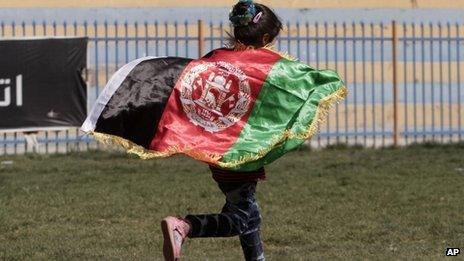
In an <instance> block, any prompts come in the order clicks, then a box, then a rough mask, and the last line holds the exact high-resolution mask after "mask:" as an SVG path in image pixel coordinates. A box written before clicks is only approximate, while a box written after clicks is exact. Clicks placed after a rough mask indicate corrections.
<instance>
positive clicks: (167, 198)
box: [0, 144, 464, 260]
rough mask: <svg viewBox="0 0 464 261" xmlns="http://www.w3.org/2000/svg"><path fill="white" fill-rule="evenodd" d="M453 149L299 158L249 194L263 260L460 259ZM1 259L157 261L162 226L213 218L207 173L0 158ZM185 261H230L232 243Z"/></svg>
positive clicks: (339, 151) (457, 165) (115, 157)
mask: <svg viewBox="0 0 464 261" xmlns="http://www.w3.org/2000/svg"><path fill="white" fill-rule="evenodd" d="M463 154H464V145H462V144H460V145H450V146H434V145H427V146H412V147H409V148H405V149H384V150H373V149H365V150H364V149H359V148H346V147H342V146H341V147H340V146H338V147H332V148H329V149H326V150H322V151H308V150H301V151H297V152H293V153H290V154H288V155H287V156H286V157H284V158H282V159H280V160H278V161H277V162H276V163H274V164H272V165H270V166H268V167H267V174H268V180H267V181H266V182H262V183H260V184H259V185H258V194H257V198H258V201H259V203H260V206H261V209H262V215H263V225H262V236H263V240H264V245H265V253H266V256H267V258H268V260H333V259H337V260H347V259H348V260H366V259H369V260H392V259H394V260H398V259H404V260H413V259H415V260H438V259H443V258H445V257H444V252H445V249H446V248H447V247H461V251H462V250H463V248H464V236H463V231H464V219H463V214H464V213H463V210H464V197H463V194H462V192H463V188H464V156H463ZM0 161H13V164H2V165H0V259H34V260H37V259H42V260H82V259H85V260H88V259H92V260H94V259H99V260H101V259H121V260H161V259H162V254H161V245H162V236H161V233H160V228H159V222H160V220H161V219H162V218H163V217H164V216H167V215H185V214H188V213H208V212H216V211H219V210H220V209H221V207H222V204H223V202H224V197H223V196H222V194H221V193H220V191H219V189H218V188H217V187H216V185H215V183H214V181H213V180H212V178H211V177H210V173H209V171H208V168H207V166H206V165H204V164H201V163H198V162H195V161H193V160H191V159H187V158H183V157H175V158H170V159H163V160H151V161H142V160H138V159H136V158H134V157H130V156H126V155H121V154H111V153H102V152H92V153H82V154H78V153H75V154H70V155H56V156H37V155H27V156H17V157H13V156H12V157H9V156H8V157H0ZM184 254H185V257H186V258H185V260H241V258H242V255H241V250H240V246H239V242H238V238H216V239H194V240H189V241H188V242H187V243H186V245H185V248H184Z"/></svg>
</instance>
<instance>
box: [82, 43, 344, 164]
mask: <svg viewBox="0 0 464 261" xmlns="http://www.w3.org/2000/svg"><path fill="white" fill-rule="evenodd" d="M346 94H347V90H346V88H345V87H344V85H343V82H342V80H340V78H339V76H338V75H337V74H336V73H335V72H333V71H329V70H316V69H314V68H311V67H310V66H308V65H306V64H304V63H301V62H298V61H294V60H292V59H288V58H285V57H283V56H282V55H280V54H278V53H276V52H274V51H272V50H269V49H265V48H262V49H256V50H245V51H233V50H230V49H218V50H215V51H212V52H211V53H210V54H208V55H206V56H205V57H203V58H201V59H198V60H191V59H186V58H175V57H165V58H155V57H146V58H142V59H138V60H135V61H133V62H131V63H129V64H127V65H125V66H123V67H122V68H121V69H120V70H119V71H117V72H116V73H115V74H114V75H113V77H112V78H111V79H110V81H109V82H108V84H107V86H106V87H105V89H104V90H103V92H102V93H101V95H100V97H99V98H98V99H97V102H96V104H95V105H94V107H93V109H92V111H91V113H90V115H89V116H88V118H87V120H86V121H85V122H84V124H83V126H82V130H83V131H85V132H87V133H90V134H92V135H93V136H94V137H95V138H96V139H97V140H99V141H101V142H103V143H106V144H117V145H119V146H122V147H123V148H124V149H125V150H127V151H128V152H130V153H135V154H137V155H139V156H140V157H141V158H143V159H149V158H157V157H169V156H172V155H174V154H180V153H183V154H185V155H188V156H190V157H192V158H195V159H197V160H200V161H203V162H206V163H208V164H211V165H215V166H217V167H220V168H224V169H232V170H243V171H245V170H254V169H258V168H260V167H261V166H263V165H266V164H268V163H271V162H273V161H274V160H276V159H277V158H279V157H281V156H282V155H284V154H285V153H286V152H288V151H291V150H293V149H295V148H297V147H299V146H300V145H301V144H302V143H303V142H305V141H306V140H307V139H310V138H311V137H312V136H313V135H314V134H316V132H317V128H318V125H319V124H320V123H321V122H322V121H324V119H325V117H326V114H327V112H328V110H329V108H330V107H331V105H332V104H334V103H335V102H338V101H340V100H342V99H343V98H344V97H345V96H346Z"/></svg>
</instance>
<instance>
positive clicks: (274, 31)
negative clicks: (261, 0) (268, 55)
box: [229, 0, 282, 48]
mask: <svg viewBox="0 0 464 261" xmlns="http://www.w3.org/2000/svg"><path fill="white" fill-rule="evenodd" d="M260 13H262V14H260ZM258 15H260V16H261V17H260V18H259V20H258V21H257V22H255V21H253V20H254V18H258V17H257V16H258ZM229 20H230V21H231V22H232V25H233V26H234V35H233V39H232V40H233V41H234V42H237V41H238V42H240V43H242V44H244V45H247V46H248V45H251V46H254V47H255V48H260V47H263V46H264V45H265V44H267V43H263V37H264V35H266V34H268V35H269V43H270V42H272V41H274V39H275V38H276V37H277V36H278V35H279V33H280V31H281V30H282V22H281V21H280V19H279V17H278V16H277V15H276V14H275V13H274V12H273V11H272V10H271V9H270V8H269V7H267V6H265V5H263V4H258V3H253V1H251V0H240V2H238V3H237V4H236V5H235V6H234V7H233V8H232V11H231V12H230V15H229Z"/></svg>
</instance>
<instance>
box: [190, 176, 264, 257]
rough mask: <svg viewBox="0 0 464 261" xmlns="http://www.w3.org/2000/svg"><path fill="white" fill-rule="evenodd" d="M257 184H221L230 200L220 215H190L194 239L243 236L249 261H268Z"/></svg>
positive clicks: (245, 252)
mask: <svg viewBox="0 0 464 261" xmlns="http://www.w3.org/2000/svg"><path fill="white" fill-rule="evenodd" d="M256 184H257V182H256V181H252V182H218V185H219V188H220V189H221V191H222V192H223V193H224V195H225V196H226V204H225V205H224V207H223V208H222V211H221V213H219V214H208V215H188V216H187V217H186V219H187V220H188V221H189V222H190V223H191V225H192V231H191V232H190V234H189V237H190V238H195V237H232V236H237V235H238V236H239V238H240V243H241V245H242V249H243V254H244V255H245V259H246V260H265V258H264V252H263V244H262V242H261V238H260V236H259V228H260V224H261V214H260V213H259V207H258V203H257V202H256V199H255V196H254V195H255V191H256Z"/></svg>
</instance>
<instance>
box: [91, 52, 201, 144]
mask: <svg viewBox="0 0 464 261" xmlns="http://www.w3.org/2000/svg"><path fill="white" fill-rule="evenodd" d="M191 61H192V59H187V58H177V57H165V58H153V57H147V58H142V59H139V60H136V61H134V62H132V63H129V64H127V65H125V66H124V67H122V68H121V69H120V70H119V71H118V72H116V74H115V75H114V76H113V77H112V79H111V80H110V81H109V82H108V84H107V86H106V87H105V90H104V91H103V92H102V94H101V95H100V96H99V98H98V99H97V103H96V104H95V106H94V108H93V110H92V112H91V115H89V117H88V118H87V120H86V122H85V123H84V125H83V126H82V129H83V130H84V131H86V132H89V131H95V132H99V133H105V134H111V135H115V136H119V137H122V138H124V139H127V140H130V141H132V142H134V143H136V144H138V145H141V146H143V147H145V148H149V145H150V143H151V141H152V139H153V137H154V135H155V131H156V129H157V128H158V123H159V121H160V119H161V116H162V114H163V110H164V108H165V107H166V104H167V101H168V99H169V96H170V95H171V92H172V90H173V88H174V86H175V84H176V82H177V80H178V79H179V77H180V75H181V73H182V72H183V71H184V69H185V67H186V66H187V65H188V64H189V63H190V62H191ZM103 104H104V106H102V105H103ZM99 107H100V108H99Z"/></svg>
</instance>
